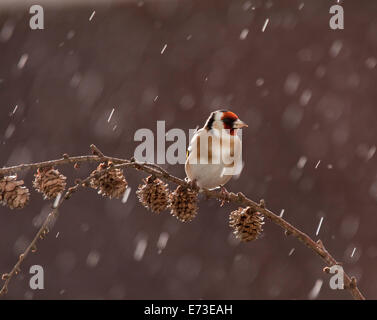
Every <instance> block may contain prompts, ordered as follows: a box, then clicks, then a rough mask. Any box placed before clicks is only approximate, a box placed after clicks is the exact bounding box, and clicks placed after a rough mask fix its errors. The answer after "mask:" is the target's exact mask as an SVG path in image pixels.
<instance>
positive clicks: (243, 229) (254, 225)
mask: <svg viewBox="0 0 377 320" xmlns="http://www.w3.org/2000/svg"><path fill="white" fill-rule="evenodd" d="M263 219H264V217H263V215H261V214H260V213H259V212H255V211H253V210H252V209H251V208H250V207H247V208H238V210H235V211H232V212H231V213H230V215H229V226H230V227H231V228H232V229H233V230H234V231H233V233H234V235H235V236H236V238H238V239H240V240H241V241H252V240H255V239H257V238H258V237H259V236H260V234H261V233H262V231H263V228H262V226H263V224H264V222H263Z"/></svg>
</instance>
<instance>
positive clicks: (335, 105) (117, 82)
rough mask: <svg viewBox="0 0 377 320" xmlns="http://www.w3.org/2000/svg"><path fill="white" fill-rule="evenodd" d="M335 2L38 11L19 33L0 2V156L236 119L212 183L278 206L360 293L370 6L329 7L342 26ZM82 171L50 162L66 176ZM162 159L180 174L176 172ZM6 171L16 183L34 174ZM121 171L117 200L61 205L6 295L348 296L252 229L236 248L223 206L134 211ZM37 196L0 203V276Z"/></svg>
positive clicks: (375, 57) (273, 235)
mask: <svg viewBox="0 0 377 320" xmlns="http://www.w3.org/2000/svg"><path fill="white" fill-rule="evenodd" d="M334 3H336V1H318V0H310V1H309V0H306V1H296V0H287V1H277V0H268V1H262V0H250V1H247V0H242V1H225V0H206V1H178V0H174V1H173V0H171V1H162V0H161V1H158V0H156V1H129V2H124V3H117V4H115V3H113V2H107V4H104V5H102V6H100V5H98V4H97V5H89V4H86V5H82V6H75V7H61V8H54V7H50V6H47V5H46V6H45V30H39V31H32V30H30V28H29V18H30V15H29V14H28V7H27V6H25V7H22V6H21V7H19V8H17V9H12V8H10V7H9V8H2V9H1V10H2V11H0V110H1V117H0V165H1V166H3V165H4V166H7V165H16V164H20V163H29V162H36V161H43V160H49V159H56V158H59V157H61V155H62V154H63V153H68V154H70V155H81V154H87V153H89V145H90V144H91V143H95V144H96V145H98V146H99V147H100V148H101V149H102V150H103V151H104V152H105V153H106V154H108V155H113V156H118V157H130V156H132V155H133V150H134V149H135V147H136V146H137V145H138V144H137V143H136V142H134V141H133V135H134V133H135V131H136V130H137V129H139V128H150V129H152V130H153V131H155V130H156V121H157V120H166V127H167V130H168V129H170V128H182V129H184V130H188V129H190V128H195V127H196V126H197V125H203V123H204V121H205V120H206V118H207V116H208V114H209V113H210V111H212V110H215V109H218V108H229V109H231V110H233V111H234V112H236V113H237V114H238V115H239V116H240V118H241V119H243V120H244V121H245V122H247V123H248V124H249V128H248V129H247V130H244V135H243V143H244V144H243V146H244V149H243V158H244V161H245V168H244V170H243V172H242V175H241V177H240V178H239V179H238V180H232V181H231V182H230V183H229V184H228V185H227V187H228V189H230V190H233V191H242V192H244V193H245V194H247V195H248V196H250V197H251V198H252V199H255V200H259V199H260V198H264V199H265V200H266V203H267V206H268V207H269V208H270V209H271V210H274V211H275V212H277V213H280V211H281V210H282V209H284V210H285V211H284V217H285V218H286V219H287V220H288V221H289V222H290V223H292V224H293V225H295V226H297V227H298V228H300V229H301V230H303V231H304V232H306V233H307V234H309V235H310V236H312V237H313V238H314V239H318V238H320V239H322V240H323V241H324V243H325V245H326V246H327V248H328V250H329V251H330V252H331V253H332V254H333V255H334V257H335V258H336V259H338V260H340V261H343V262H344V266H345V269H346V271H347V272H349V273H350V274H351V275H355V276H356V277H357V279H358V281H359V287H360V289H361V290H362V292H363V293H364V294H365V295H366V296H367V297H368V298H371V299H375V298H377V236H376V227H377V210H376V209H377V202H376V201H377V174H376V173H377V172H376V171H377V164H376V159H377V158H376V155H375V154H374V153H375V151H376V146H375V145H376V134H377V128H376V120H377V109H376V105H375V102H376V101H377V91H376V70H377V67H376V64H377V51H376V49H377V14H376V13H377V2H376V1H374V0H370V1H346V3H343V7H344V11H345V30H342V31H339V30H338V31H334V30H331V29H330V28H329V18H330V14H329V8H330V6H331V5H332V4H334ZM94 10H95V15H94V17H93V18H92V20H91V21H89V17H90V16H91V15H92V13H93V11H94ZM267 18H269V23H268V25H267V27H266V29H265V31H264V32H262V27H263V25H264V23H265V21H266V19H267ZM165 45H167V47H166V49H165V51H164V52H163V54H161V51H162V49H163V47H164V46H165ZM16 105H17V106H18V107H17V109H15V106H16ZM113 108H115V111H114V114H113V116H112V118H111V120H110V122H107V119H108V117H109V115H110V113H111V110H112V109H113ZM319 160H320V161H321V162H320V163H319V165H318V168H317V169H316V168H315V167H316V165H317V164H318V162H319ZM93 168H94V167H93V166H89V165H88V166H83V167H82V168H81V169H80V170H79V171H75V170H73V168H71V167H69V166H65V167H62V168H61V171H62V172H63V173H64V174H66V175H67V176H68V177H69V183H70V184H72V183H73V180H74V179H75V178H76V177H85V176H86V175H88V174H89V173H90V171H91V170H92V169H93ZM165 168H167V169H168V170H170V171H171V172H172V173H174V174H176V175H178V176H180V177H184V168H183V165H176V166H169V165H166V166H165ZM20 177H21V178H24V179H25V182H26V184H27V185H28V186H29V188H30V189H32V187H31V182H32V178H33V172H31V171H29V172H25V173H24V174H22V175H20ZM126 177H127V180H128V181H129V184H130V185H131V187H132V193H131V195H130V197H129V199H128V201H127V203H126V204H122V203H121V202H120V201H117V200H107V199H102V198H101V197H100V196H98V195H97V194H96V192H95V191H93V190H84V191H81V192H80V194H76V195H74V196H73V197H72V199H71V200H69V201H68V202H67V203H65V204H64V205H63V206H62V209H61V215H60V217H59V220H58V221H57V223H56V225H55V228H54V229H53V230H52V232H51V233H50V235H49V237H48V239H47V240H46V241H42V242H41V243H40V245H39V246H38V252H37V254H33V255H32V256H30V257H29V258H28V259H27V260H26V262H25V264H24V266H23V268H22V273H21V275H20V276H19V277H17V279H15V280H14V281H12V283H11V285H10V287H9V294H8V295H7V297H6V298H7V299H149V298H152V299H199V298H204V299H308V298H309V297H310V292H311V290H312V289H313V287H314V285H315V283H316V282H317V280H319V282H317V285H318V283H319V284H320V282H321V280H323V285H322V288H321V290H320V292H319V295H318V296H317V298H319V299H349V298H350V295H349V294H348V293H347V292H339V291H338V292H336V291H333V290H331V289H330V288H329V283H328V281H329V277H328V275H325V274H323V272H322V268H323V266H324V265H323V263H322V261H321V260H320V259H319V258H318V257H317V256H315V255H314V254H313V253H312V252H311V251H310V250H308V249H307V248H305V247H304V246H303V245H302V244H301V243H299V242H298V241H297V240H295V239H292V238H287V237H285V236H284V233H283V231H282V230H281V229H280V228H278V227H277V226H275V225H273V224H271V223H269V222H268V221H267V222H266V225H265V231H264V235H263V238H262V239H260V240H258V241H255V242H252V243H247V244H239V243H238V242H237V241H235V240H234V239H233V236H232V234H231V230H230V229H229V227H228V214H229V212H230V211H231V210H233V209H234V208H235V207H234V206H232V205H229V204H228V205H225V206H224V207H223V208H220V207H219V205H218V203H217V202H216V201H214V200H212V201H201V202H200V211H199V215H198V216H197V218H196V219H195V220H194V221H193V222H192V223H189V224H182V223H180V222H179V221H177V220H176V219H175V218H173V217H171V216H170V215H169V213H163V214H161V215H159V216H156V215H153V214H151V213H150V212H148V211H146V210H145V209H144V208H142V207H141V205H140V204H139V203H138V201H137V199H136V196H135V193H134V191H135V190H136V188H137V185H138V184H139V182H140V180H141V178H142V177H143V175H142V174H139V173H137V172H134V171H127V172H126ZM172 187H174V186H172ZM49 206H50V204H49V203H48V202H45V201H43V199H42V197H41V195H40V194H37V193H36V192H33V193H32V196H31V203H30V205H29V206H28V207H27V208H26V209H24V210H21V211H14V212H12V211H11V210H9V209H7V208H5V207H1V208H0V273H3V272H7V271H9V270H10V269H11V267H12V266H13V264H14V263H15V261H16V259H17V257H18V255H19V254H20V252H21V250H22V249H24V248H25V246H26V245H27V243H28V241H30V240H31V239H32V237H33V235H34V234H35V233H36V231H37V225H38V223H40V220H41V218H43V217H45V216H46V214H47V213H48V212H49ZM321 217H324V220H323V223H322V227H321V229H320V232H319V236H318V237H316V236H315V233H316V229H317V226H318V223H319V221H320V218H321ZM57 233H59V234H58V237H56V234H57ZM159 239H160V240H159ZM166 240H167V243H166V247H165V248H163V249H162V250H159V245H161V244H162V243H163V242H164V241H166ZM158 243H159V245H158ZM145 245H146V248H145V251H144V252H143V250H141V249H143V246H144V247H145ZM293 248H294V249H295V250H294V252H293V253H292V254H291V255H289V253H291V251H292V249H293ZM354 248H356V251H355V252H354V254H353V256H352V252H353V251H354ZM34 264H39V265H42V266H43V267H44V271H45V290H39V291H38V290H37V291H33V290H31V289H30V288H29V286H28V283H29V278H30V275H29V273H28V270H29V268H30V266H31V265H34Z"/></svg>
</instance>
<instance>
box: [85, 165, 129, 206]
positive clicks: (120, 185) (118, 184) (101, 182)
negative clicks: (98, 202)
mask: <svg viewBox="0 0 377 320" xmlns="http://www.w3.org/2000/svg"><path fill="white" fill-rule="evenodd" d="M112 167H113V164H112V162H110V161H109V162H108V163H106V162H102V163H100V164H99V165H98V167H97V169H96V170H94V171H93V172H92V173H91V174H90V175H91V177H92V179H91V180H90V186H91V187H92V188H93V189H98V193H99V194H101V195H102V196H104V197H108V198H110V199H112V198H120V197H122V196H123V194H124V192H125V191H126V189H127V186H128V183H127V181H126V178H125V177H124V175H123V171H122V170H121V169H119V168H112ZM108 168H111V169H110V170H108V171H106V172H104V173H102V174H99V172H100V171H102V170H105V169H108ZM98 174H99V176H98Z"/></svg>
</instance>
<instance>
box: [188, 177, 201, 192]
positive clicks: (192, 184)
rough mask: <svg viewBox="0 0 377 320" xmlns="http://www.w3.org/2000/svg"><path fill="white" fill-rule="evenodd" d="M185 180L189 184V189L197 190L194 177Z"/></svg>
mask: <svg viewBox="0 0 377 320" xmlns="http://www.w3.org/2000/svg"><path fill="white" fill-rule="evenodd" d="M185 181H186V182H187V183H188V184H189V186H190V189H191V190H199V187H198V184H197V183H196V179H194V180H189V179H188V178H186V179H185Z"/></svg>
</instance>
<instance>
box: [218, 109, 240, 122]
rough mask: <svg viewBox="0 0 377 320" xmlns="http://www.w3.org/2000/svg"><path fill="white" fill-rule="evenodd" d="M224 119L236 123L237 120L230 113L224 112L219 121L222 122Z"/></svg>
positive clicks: (235, 116)
mask: <svg viewBox="0 0 377 320" xmlns="http://www.w3.org/2000/svg"><path fill="white" fill-rule="evenodd" d="M224 119H230V120H233V121H236V120H237V119H238V116H237V115H236V114H235V113H233V112H232V111H225V112H224V114H223V116H222V117H221V120H224Z"/></svg>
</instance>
